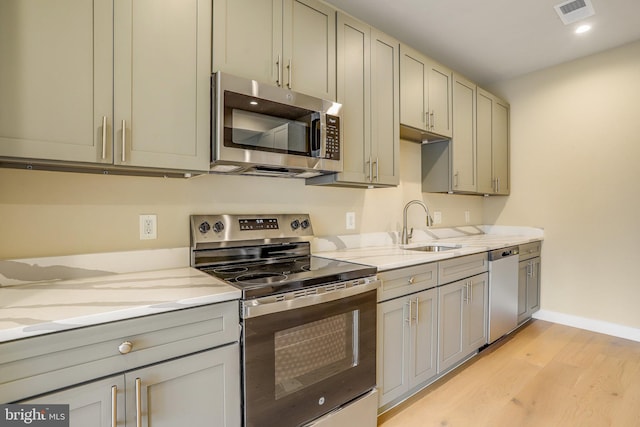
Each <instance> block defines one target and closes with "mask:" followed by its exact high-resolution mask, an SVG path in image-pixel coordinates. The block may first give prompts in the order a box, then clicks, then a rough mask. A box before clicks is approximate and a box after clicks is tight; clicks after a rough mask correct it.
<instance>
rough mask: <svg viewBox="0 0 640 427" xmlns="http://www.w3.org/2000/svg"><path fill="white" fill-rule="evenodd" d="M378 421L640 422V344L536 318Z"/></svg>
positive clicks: (498, 425) (401, 424) (458, 424)
mask: <svg viewBox="0 0 640 427" xmlns="http://www.w3.org/2000/svg"><path fill="white" fill-rule="evenodd" d="M378 426H382V427H428V426H454V427H468V426H474V427H482V426H486V427H489V426H490V427H503V426H504V427H524V426H535V427H551V426H562V427H573V426H576V427H577V426H579V427H592V426H593V427H602V426H614V427H632V426H640V343H638V342H634V341H628V340H624V339H621V338H615V337H611V336H608V335H603V334H597V333H594V332H589V331H584V330H581V329H576V328H571V327H568V326H564V325H558V324H553V323H549V322H544V321H541V320H534V321H532V322H530V323H529V324H527V325H526V326H524V327H523V328H521V329H520V330H519V331H518V332H516V333H514V334H513V336H511V337H509V338H507V339H505V340H504V342H502V343H497V345H494V346H493V347H491V348H488V349H487V350H485V351H484V352H482V353H481V354H480V355H478V356H476V357H475V358H474V359H472V360H471V361H469V362H468V363H467V364H465V365H463V366H462V367H460V368H459V369H457V370H456V372H455V373H454V375H449V376H447V377H445V378H443V379H441V380H438V381H437V382H436V383H434V384H433V385H431V386H430V387H429V388H427V389H425V390H423V391H421V392H420V393H418V394H417V395H416V396H414V397H412V398H411V399H410V400H409V401H407V402H404V403H403V404H402V405H400V406H399V407H396V408H394V409H392V410H391V411H389V412H387V413H385V414H383V415H381V416H380V417H379V418H378Z"/></svg>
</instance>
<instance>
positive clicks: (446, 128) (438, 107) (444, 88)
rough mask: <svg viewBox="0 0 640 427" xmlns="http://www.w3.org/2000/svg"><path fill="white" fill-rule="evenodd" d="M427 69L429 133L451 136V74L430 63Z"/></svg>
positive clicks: (446, 69)
mask: <svg viewBox="0 0 640 427" xmlns="http://www.w3.org/2000/svg"><path fill="white" fill-rule="evenodd" d="M428 65H429V67H428V69H427V72H428V80H429V86H428V89H429V95H428V103H429V107H428V111H429V131H430V132H433V133H436V134H438V135H442V136H447V137H451V135H452V131H453V128H452V123H451V118H452V114H453V111H452V104H451V78H452V72H451V70H450V69H448V68H447V67H445V66H443V65H440V64H437V63H435V62H433V61H432V62H430V63H429V64H428Z"/></svg>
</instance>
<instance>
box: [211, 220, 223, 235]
mask: <svg viewBox="0 0 640 427" xmlns="http://www.w3.org/2000/svg"><path fill="white" fill-rule="evenodd" d="M222 230H224V224H223V223H222V221H218V222H216V223H215V224H213V231H215V232H216V233H219V232H221V231H222Z"/></svg>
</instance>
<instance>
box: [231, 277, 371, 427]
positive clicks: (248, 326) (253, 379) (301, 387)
mask: <svg viewBox="0 0 640 427" xmlns="http://www.w3.org/2000/svg"><path fill="white" fill-rule="evenodd" d="M377 284H378V283H377V281H376V282H374V283H373V286H369V285H365V286H358V287H361V288H365V289H367V290H365V291H364V292H361V293H355V294H354V288H356V287H354V288H349V289H344V290H337V291H333V292H331V296H330V299H331V300H330V301H325V302H319V303H316V302H314V303H313V304H310V305H309V304H308V303H307V302H305V301H302V303H301V304H298V305H304V306H302V307H294V308H288V309H287V308H285V309H283V310H282V311H276V312H272V313H269V314H262V315H258V316H256V317H248V318H246V319H245V321H244V329H243V337H244V340H243V341H244V347H243V356H244V398H245V401H244V414H245V426H247V427H249V426H252V427H257V426H264V425H274V423H275V424H277V425H278V426H299V425H301V424H303V423H305V422H309V421H311V420H313V419H315V418H318V417H320V416H322V415H323V414H326V413H327V412H329V411H332V410H334V409H336V408H338V407H340V406H342V405H344V404H346V403H347V402H349V401H351V400H353V399H355V398H357V397H358V396H360V395H362V394H364V393H366V392H367V391H369V390H371V389H373V388H374V387H375V383H376V290H375V287H377ZM371 288H373V289H371ZM339 292H345V293H348V294H351V295H348V296H344V297H340V298H336V295H335V293H339ZM327 295H330V294H329V293H327V294H324V295H323V296H324V297H326V296H327ZM323 296H322V295H314V296H311V297H302V298H299V299H298V300H305V299H310V300H309V301H314V300H315V299H318V297H321V298H320V299H322V297H323ZM298 300H294V301H283V302H280V303H274V304H281V305H282V307H291V306H292V305H293V306H296V303H299V301H298ZM276 420H277V422H276Z"/></svg>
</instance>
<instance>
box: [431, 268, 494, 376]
mask: <svg viewBox="0 0 640 427" xmlns="http://www.w3.org/2000/svg"><path fill="white" fill-rule="evenodd" d="M488 297H489V275H488V273H482V274H478V275H476V276H473V277H469V278H467V279H463V280H460V281H457V282H453V283H449V284H447V285H444V286H441V287H439V288H438V311H439V314H438V337H439V338H438V349H439V350H438V374H440V373H442V372H445V371H447V370H448V369H449V368H451V367H453V366H455V365H457V364H458V363H459V362H461V361H463V360H464V359H465V358H466V357H467V356H469V355H471V354H472V353H474V352H475V351H477V350H478V349H479V348H480V347H482V346H483V345H485V344H486V343H487V327H486V325H487V316H488V301H489V300H488Z"/></svg>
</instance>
